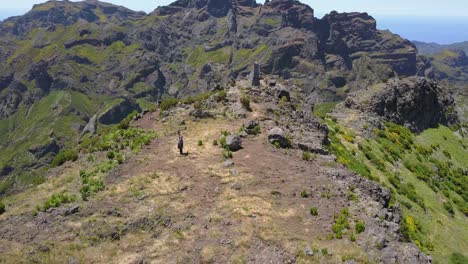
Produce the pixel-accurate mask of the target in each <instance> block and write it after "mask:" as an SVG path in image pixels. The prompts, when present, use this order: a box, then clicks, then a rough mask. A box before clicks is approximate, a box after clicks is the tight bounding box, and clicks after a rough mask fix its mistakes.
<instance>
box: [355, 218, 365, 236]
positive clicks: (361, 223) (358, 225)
mask: <svg viewBox="0 0 468 264" xmlns="http://www.w3.org/2000/svg"><path fill="white" fill-rule="evenodd" d="M355 229H356V233H358V234H360V233H362V232H364V230H366V224H365V223H364V221H359V222H357V223H356V227H355Z"/></svg>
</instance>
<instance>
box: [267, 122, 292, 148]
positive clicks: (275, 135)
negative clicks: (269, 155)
mask: <svg viewBox="0 0 468 264" xmlns="http://www.w3.org/2000/svg"><path fill="white" fill-rule="evenodd" d="M268 141H269V142H270V143H271V144H273V145H275V146H276V145H277V146H279V147H281V148H289V147H291V142H290V141H289V139H288V138H287V137H286V135H285V133H284V131H283V129H281V128H279V127H274V128H272V129H270V131H268Z"/></svg>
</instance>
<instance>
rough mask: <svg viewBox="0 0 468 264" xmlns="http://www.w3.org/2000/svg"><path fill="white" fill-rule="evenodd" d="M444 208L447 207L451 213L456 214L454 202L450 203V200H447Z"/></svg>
mask: <svg viewBox="0 0 468 264" xmlns="http://www.w3.org/2000/svg"><path fill="white" fill-rule="evenodd" d="M444 208H445V210H447V212H449V213H450V214H451V215H454V214H455V211H454V210H453V206H452V203H450V202H449V201H447V202H445V203H444Z"/></svg>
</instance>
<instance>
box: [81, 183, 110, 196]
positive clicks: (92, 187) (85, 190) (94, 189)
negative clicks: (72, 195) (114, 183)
mask: <svg viewBox="0 0 468 264" xmlns="http://www.w3.org/2000/svg"><path fill="white" fill-rule="evenodd" d="M104 189H105V186H104V182H102V181H101V180H97V179H88V180H87V182H86V183H85V184H83V186H82V187H81V189H80V193H81V198H83V200H85V201H87V200H88V198H89V197H90V196H92V195H93V194H95V193H98V192H100V191H102V190H104Z"/></svg>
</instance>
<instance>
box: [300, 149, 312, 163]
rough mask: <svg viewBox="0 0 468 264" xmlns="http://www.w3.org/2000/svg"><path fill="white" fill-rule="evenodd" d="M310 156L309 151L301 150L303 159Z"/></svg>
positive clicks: (306, 159) (307, 158)
mask: <svg viewBox="0 0 468 264" xmlns="http://www.w3.org/2000/svg"><path fill="white" fill-rule="evenodd" d="M311 157H312V154H310V152H309V151H304V152H302V159H303V160H305V161H308V160H310V158H311Z"/></svg>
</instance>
